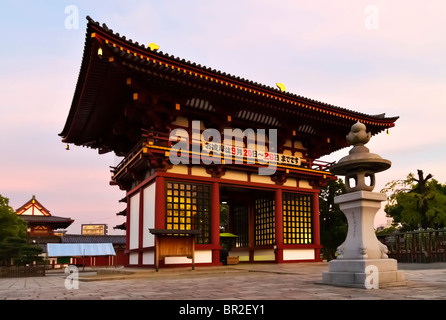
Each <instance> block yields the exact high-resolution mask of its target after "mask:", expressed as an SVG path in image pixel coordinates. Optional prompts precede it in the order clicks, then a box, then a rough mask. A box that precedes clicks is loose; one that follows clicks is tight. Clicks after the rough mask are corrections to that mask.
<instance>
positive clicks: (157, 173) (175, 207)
mask: <svg viewBox="0 0 446 320" xmlns="http://www.w3.org/2000/svg"><path fill="white" fill-rule="evenodd" d="M87 20H88V24H87V31H86V39H85V46H84V52H83V58H82V64H81V68H80V73H79V77H78V81H77V85H76V88H75V91H74V96H73V100H72V104H71V108H70V111H69V114H68V117H67V119H66V123H65V126H64V128H63V130H62V132H61V133H60V136H61V137H62V141H63V142H64V143H66V144H74V145H77V146H83V147H88V148H92V149H96V150H97V151H98V153H99V154H104V153H107V152H113V153H114V154H116V155H117V156H120V157H123V160H122V161H121V163H119V164H118V165H117V166H116V167H112V170H111V181H110V184H111V185H114V186H117V187H119V188H120V189H121V190H123V191H124V192H125V196H126V197H125V202H126V204H127V208H126V210H125V211H124V212H123V213H122V214H123V215H124V216H125V220H126V221H125V229H126V253H127V254H128V257H129V266H155V264H156V263H155V257H156V256H157V255H156V248H157V246H156V243H155V242H156V235H154V234H153V233H151V231H150V230H153V229H155V230H167V231H166V232H165V233H169V232H171V233H175V232H176V231H178V230H179V231H181V232H180V233H185V232H186V233H187V231H189V230H193V231H197V230H198V231H200V232H199V234H197V235H196V237H195V251H194V257H195V263H196V265H197V266H200V265H220V264H221V260H220V250H221V249H222V245H221V239H220V238H221V237H220V233H223V231H224V232H226V233H228V232H229V233H231V234H233V235H235V236H236V237H235V238H234V242H235V243H234V245H233V246H232V248H231V250H230V251H229V253H228V254H229V256H237V257H238V258H239V259H238V260H239V261H240V262H273V263H284V262H300V261H321V258H320V249H321V244H320V239H319V238H320V236H319V202H318V195H319V191H320V188H321V187H322V186H324V185H325V184H326V183H327V181H328V180H330V179H336V176H335V175H334V174H332V173H331V172H330V171H329V168H330V166H331V164H330V163H326V162H323V161H320V160H318V159H319V158H321V157H322V156H324V155H328V154H330V153H332V152H334V151H337V150H340V149H342V148H345V147H348V143H347V142H346V140H345V132H346V131H348V130H349V128H350V127H351V126H352V124H354V123H356V122H358V121H360V122H362V123H364V124H366V125H367V128H368V129H369V131H370V132H371V135H376V134H378V133H380V132H383V131H385V130H387V129H388V128H391V127H393V126H394V125H395V124H394V123H395V121H396V120H397V117H386V116H385V114H379V115H369V114H364V113H360V112H356V111H353V110H349V109H345V108H341V107H337V106H334V105H330V104H327V103H323V102H319V101H315V100H312V99H309V98H306V97H302V96H299V95H296V94H293V93H290V92H287V91H286V89H285V88H284V86H283V85H280V86H279V85H278V88H276V87H269V86H266V85H263V84H259V83H256V82H253V81H251V80H247V79H243V78H240V77H238V76H234V75H230V74H227V73H225V72H222V71H219V70H215V69H212V68H209V67H205V66H202V65H200V64H197V63H194V62H190V61H186V60H184V59H181V58H178V57H174V56H172V55H169V54H166V53H163V52H162V51H160V50H159V49H158V48H157V46H154V45H150V46H147V45H143V44H140V43H138V42H134V41H133V40H131V39H127V38H126V37H125V36H121V35H120V34H118V33H115V32H113V30H111V29H109V28H108V27H107V26H106V25H105V24H103V25H100V24H99V23H98V22H96V21H94V20H92V19H91V18H89V17H87ZM264 63H271V61H265V62H264ZM227 130H229V132H231V133H232V134H233V139H231V140H230V141H227V139H225V141H224V142H223V140H219V139H218V138H219V137H218V134H220V135H221V136H224V133H226V132H227ZM210 136H212V138H210ZM268 167H273V168H274V170H272V171H270V172H269V173H267V174H264V172H263V173H262V170H263V169H266V168H268ZM223 202H224V203H225V205H227V206H228V208H229V211H228V214H227V217H225V219H226V220H225V221H223V222H222V221H221V218H222V217H220V205H221V203H223ZM223 226H224V227H223ZM223 229H224V230H223ZM188 264H191V259H189V258H185V257H166V258H164V261H161V264H160V266H161V267H163V266H181V265H188Z"/></svg>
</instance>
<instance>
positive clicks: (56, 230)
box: [16, 195, 127, 268]
mask: <svg viewBox="0 0 446 320" xmlns="http://www.w3.org/2000/svg"><path fill="white" fill-rule="evenodd" d="M16 213H17V215H19V216H20V217H21V218H23V219H24V220H25V221H26V223H27V225H28V240H29V242H30V243H34V244H37V245H40V246H41V247H42V249H43V254H44V256H45V258H48V261H49V265H50V266H51V267H53V268H54V267H57V266H58V267H60V266H63V265H65V264H77V265H80V264H82V265H85V266H95V267H98V266H116V265H125V264H126V263H127V256H126V255H125V254H124V247H125V236H119V235H107V234H105V233H104V234H101V235H99V234H97V235H92V234H90V235H84V234H82V235H80V234H67V233H66V232H67V231H66V229H67V228H68V227H69V226H70V225H71V224H72V223H73V222H74V219H71V218H65V217H58V216H54V215H52V214H51V213H50V211H49V210H48V209H46V208H45V207H44V206H43V205H42V204H41V203H40V202H39V201H38V200H37V199H36V196H34V195H33V196H32V198H31V199H30V200H29V201H28V202H26V203H25V204H24V205H22V206H21V207H20V208H18V209H17V210H16ZM103 228H104V230H105V229H107V226H106V225H103ZM49 243H61V244H95V243H96V244H104V243H111V244H112V245H113V249H114V250H115V252H116V255H115V256H89V257H88V258H87V259H85V258H84V259H83V257H68V258H67V257H64V258H63V259H62V258H60V259H59V258H58V257H54V258H49V257H48V256H47V245H48V244H49Z"/></svg>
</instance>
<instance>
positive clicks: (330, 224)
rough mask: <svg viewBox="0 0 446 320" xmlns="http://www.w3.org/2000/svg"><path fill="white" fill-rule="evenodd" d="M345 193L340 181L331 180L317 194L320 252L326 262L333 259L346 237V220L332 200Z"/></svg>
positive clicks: (342, 183)
mask: <svg viewBox="0 0 446 320" xmlns="http://www.w3.org/2000/svg"><path fill="white" fill-rule="evenodd" d="M345 192H346V190H345V185H344V182H343V181H342V180H341V179H338V180H331V181H329V182H328V183H327V185H326V186H325V187H323V188H321V192H320V194H319V218H320V232H321V244H322V246H323V249H322V252H323V255H324V258H325V259H327V260H328V261H330V260H332V259H334V258H335V253H336V249H337V248H338V246H340V245H341V244H342V243H343V242H344V240H345V238H346V236H347V230H348V225H347V219H346V217H345V215H344V213H343V212H342V211H341V209H339V205H338V204H335V202H334V198H335V197H336V196H339V195H341V194H344V193H345Z"/></svg>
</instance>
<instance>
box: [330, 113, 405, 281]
mask: <svg viewBox="0 0 446 320" xmlns="http://www.w3.org/2000/svg"><path fill="white" fill-rule="evenodd" d="M370 138H371V134H370V133H367V131H366V126H365V125H364V124H362V123H361V122H357V123H355V124H354V125H353V126H352V128H351V131H350V133H349V134H348V135H347V141H348V143H349V144H350V145H352V146H353V148H352V149H351V150H350V152H349V155H348V156H345V157H343V158H342V159H341V160H339V162H338V163H336V164H335V165H333V166H332V167H331V168H330V172H332V173H333V174H335V175H342V176H345V184H346V190H347V193H346V194H343V195H340V196H337V197H336V198H335V203H338V204H339V207H340V209H341V210H342V212H343V213H344V214H345V216H346V217H347V222H348V232H347V237H346V239H345V241H344V243H343V244H342V245H340V246H339V247H338V250H337V253H338V256H337V258H336V259H335V260H332V261H330V262H329V271H328V272H324V273H323V275H322V281H323V283H326V284H333V285H344V286H355V287H363V288H379V287H383V286H387V285H396V284H398V285H401V284H404V273H403V272H401V271H398V265H397V261H396V260H395V259H389V258H388V256H387V253H388V250H387V247H386V246H385V245H384V244H382V243H381V242H380V241H379V240H378V238H377V237H376V235H375V230H374V228H373V224H374V219H375V215H376V212H377V211H378V210H379V209H380V208H381V203H382V202H383V201H385V200H386V195H385V194H384V193H379V192H372V191H373V189H374V187H375V173H377V172H381V171H385V170H387V169H388V168H390V166H391V162H390V161H389V160H386V159H383V158H381V157H380V156H379V155H377V154H374V153H370V151H369V149H368V148H367V147H365V146H364V145H365V144H366V143H367V142H369V140H370Z"/></svg>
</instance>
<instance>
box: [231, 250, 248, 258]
mask: <svg viewBox="0 0 446 320" xmlns="http://www.w3.org/2000/svg"><path fill="white" fill-rule="evenodd" d="M229 256H230V257H238V259H239V261H249V250H246V251H238V250H237V251H229Z"/></svg>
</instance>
